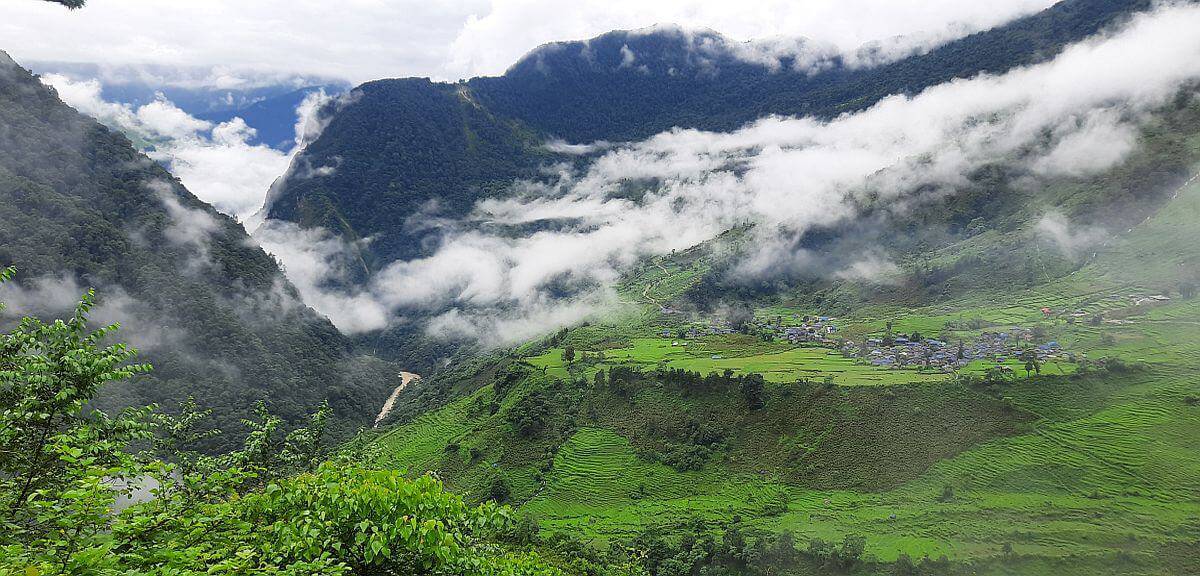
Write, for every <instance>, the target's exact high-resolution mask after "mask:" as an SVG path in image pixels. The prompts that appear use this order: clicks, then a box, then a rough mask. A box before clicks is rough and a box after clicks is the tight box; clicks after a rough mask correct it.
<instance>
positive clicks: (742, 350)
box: [526, 336, 948, 386]
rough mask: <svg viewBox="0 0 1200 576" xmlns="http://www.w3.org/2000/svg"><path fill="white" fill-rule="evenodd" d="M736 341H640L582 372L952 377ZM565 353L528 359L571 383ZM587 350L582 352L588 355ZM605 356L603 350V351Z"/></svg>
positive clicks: (779, 379)
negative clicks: (670, 370) (658, 370)
mask: <svg viewBox="0 0 1200 576" xmlns="http://www.w3.org/2000/svg"><path fill="white" fill-rule="evenodd" d="M727 339H730V337H719V336H714V337H706V338H702V339H695V340H690V341H687V342H688V345H687V346H683V345H677V346H673V345H672V342H679V341H677V340H671V339H666V338H639V339H636V340H634V341H633V342H632V343H631V345H630V346H627V347H624V348H614V349H608V350H603V351H602V353H603V355H604V359H603V360H602V361H600V362H598V363H596V364H594V365H591V366H589V367H587V368H585V369H583V370H582V373H583V375H584V376H585V377H590V376H591V375H592V374H594V373H595V371H596V370H598V369H600V367H605V368H608V367H612V366H634V367H638V368H641V369H644V370H651V369H654V368H660V367H661V368H678V369H682V370H689V371H692V372H699V373H701V374H708V373H710V372H724V371H725V370H732V371H733V372H734V373H735V374H749V373H755V374H762V375H763V376H764V377H765V378H766V379H767V381H768V382H776V383H784V382H796V381H799V380H821V379H823V378H825V377H830V376H831V377H833V379H834V382H835V383H837V384H839V385H844V386H881V385H891V384H908V383H920V382H933V381H943V380H946V379H947V378H948V376H947V375H945V374H941V373H937V372H919V371H917V370H908V369H905V370H890V369H885V368H879V367H876V366H871V365H862V364H858V363H856V362H855V361H854V360H853V359H851V358H847V357H845V356H843V355H841V354H840V353H837V352H835V351H833V350H830V349H828V348H821V347H816V346H789V345H786V344H774V345H771V346H769V347H766V348H768V349H769V350H772V351H768V352H765V353H763V352H762V351H761V349H762V348H764V347H763V346H759V347H757V348H754V347H747V346H744V345H742V346H731V345H730V344H729V343H727V342H724V341H723V340H727ZM562 352H563V350H562V349H561V348H554V349H551V350H549V351H547V352H545V353H543V354H541V355H538V356H533V357H529V358H527V359H526V360H527V361H528V362H529V363H531V364H533V365H534V366H537V367H539V368H543V369H545V370H546V373H547V374H549V375H551V376H554V377H558V378H565V377H568V376H569V375H570V372H569V370H568V369H567V366H566V364H565V363H564V362H563V360H562ZM582 352H584V351H576V354H577V355H579V354H582ZM597 352H600V351H597Z"/></svg>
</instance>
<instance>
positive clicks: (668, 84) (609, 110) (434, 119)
mask: <svg viewBox="0 0 1200 576" xmlns="http://www.w3.org/2000/svg"><path fill="white" fill-rule="evenodd" d="M1150 5H1151V3H1150V2H1148V1H1144V0H1110V1H1104V2H1099V1H1094V0H1067V1H1065V2H1061V3H1059V4H1057V5H1055V6H1054V7H1052V8H1050V9H1048V10H1045V11H1043V12H1041V13H1038V14H1035V15H1032V16H1029V17H1026V18H1022V19H1019V20H1016V21H1014V22H1011V23H1009V24H1007V25H1004V26H1000V27H998V28H995V29H992V30H988V31H984V32H979V33H976V34H973V35H970V36H968V37H965V38H962V39H960V40H957V41H954V42H951V43H949V44H946V45H944V46H941V47H939V48H937V49H934V50H932V51H930V52H928V53H925V54H917V55H913V56H910V57H908V58H905V59H902V60H899V61H897V62H892V63H889V64H885V65H881V66H876V67H857V68H855V67H848V66H844V65H842V63H841V61H840V60H837V59H834V60H832V61H829V62H827V63H826V64H827V65H826V66H825V67H823V68H819V69H817V70H812V69H809V68H805V67H803V66H801V67H799V68H797V59H798V58H799V56H798V55H803V54H804V46H803V45H801V46H800V48H799V49H794V50H792V52H790V53H789V52H786V51H785V52H784V53H783V56H780V57H779V58H774V57H772V58H768V60H769V61H768V62H765V63H764V61H763V58H762V57H761V56H762V54H763V53H764V51H765V52H766V53H768V54H770V53H772V51H771V47H770V46H765V47H762V48H763V50H759V49H758V48H759V47H756V46H755V45H742V44H739V43H736V42H734V41H732V40H729V39H727V38H724V37H722V36H720V35H719V34H716V33H714V32H707V31H705V32H689V31H684V30H680V29H678V28H673V27H660V28H656V29H651V30H648V31H635V32H629V31H622V32H612V33H608V34H604V35H602V36H599V37H597V38H593V39H591V40H588V41H585V42H564V43H557V44H550V45H547V46H543V47H541V48H539V49H537V50H534V51H533V52H532V53H530V54H529V55H527V56H526V57H524V58H523V59H521V61H520V62H518V63H517V64H515V65H514V66H513V67H512V68H510V69H509V70H508V72H506V73H505V74H504V75H503V76H500V77H495V78H475V79H472V80H469V81H466V82H460V83H453V84H452V83H433V82H429V81H427V80H421V79H397V80H380V81H375V82H370V83H368V84H365V85H363V86H361V87H359V88H356V89H355V90H354V91H353V92H352V93H351V97H350V98H348V99H347V100H345V101H344V102H342V103H341V104H339V105H338V106H337V107H336V111H335V110H334V108H330V109H328V110H327V111H326V112H327V115H328V116H329V125H328V127H327V128H326V129H325V131H324V132H323V133H322V134H321V136H320V137H319V138H317V140H316V141H314V142H313V143H312V144H311V145H310V146H309V147H308V148H307V150H305V151H304V153H302V154H301V155H299V156H298V157H297V158H296V160H295V163H297V165H303V166H314V167H318V166H328V167H336V169H335V170H332V171H330V173H329V174H327V175H322V176H317V177H311V174H310V171H307V170H293V171H291V174H292V175H291V176H289V177H287V178H285V179H284V180H283V181H281V182H279V183H277V186H276V187H275V192H274V193H273V195H272V198H273V200H272V201H271V202H270V205H269V206H268V213H267V214H268V217H269V218H274V219H279V220H286V221H291V222H295V223H297V224H300V225H301V226H304V227H313V226H320V227H324V228H326V229H329V230H331V231H334V232H336V233H338V234H340V235H342V236H343V237H345V238H347V239H350V240H357V239H362V238H372V242H371V243H370V246H369V248H367V249H366V250H365V254H364V260H365V261H367V262H368V263H369V265H370V267H371V268H372V269H379V268H381V267H382V266H385V265H386V264H388V263H390V262H392V261H395V260H399V259H411V258H414V257H417V256H421V255H426V254H428V253H429V250H430V249H431V248H432V247H434V246H436V245H437V229H436V227H429V226H412V225H397V224H398V223H402V222H409V223H412V222H411V221H410V220H409V219H410V218H415V219H416V220H418V221H419V220H422V219H429V218H451V219H456V218H461V217H462V216H463V215H464V214H465V213H466V212H467V211H468V210H469V208H470V207H471V206H472V205H473V202H474V201H475V200H477V199H480V198H484V197H492V196H502V195H505V194H508V193H509V184H510V183H511V182H512V180H513V179H514V178H536V177H537V176H538V175H539V174H538V171H537V168H538V167H539V166H541V165H545V164H551V163H554V162H562V161H570V160H572V159H573V158H574V156H572V155H570V154H566V153H564V150H563V149H562V148H557V149H554V150H551V149H547V148H546V147H544V146H543V144H544V143H545V142H547V141H551V140H553V139H565V140H567V141H569V142H591V141H594V140H610V141H624V140H633V139H640V138H645V137H647V136H649V135H652V134H656V133H658V132H661V131H663V130H667V129H670V128H672V127H684V128H698V129H704V130H729V129H732V128H735V127H738V126H741V125H743V124H745V123H747V122H750V121H752V120H755V119H757V118H761V117H763V116H765V115H769V114H779V115H815V116H818V117H829V116H833V115H836V114H839V113H841V112H847V111H854V110H861V109H863V108H866V107H869V106H870V105H872V104H874V103H875V102H877V101H878V100H879V99H880V98H882V97H884V96H887V95H889V94H897V93H914V92H917V91H920V90H921V89H923V88H926V87H928V86H932V85H935V84H939V83H943V82H945V81H947V80H950V79H952V78H965V77H970V76H973V75H976V74H979V73H981V72H990V73H999V72H1003V71H1006V70H1009V69H1012V68H1015V67H1018V66H1022V65H1026V64H1030V63H1034V62H1040V61H1044V60H1046V59H1048V58H1050V57H1052V56H1053V55H1054V54H1056V53H1057V52H1058V51H1059V50H1061V49H1062V47H1063V46H1064V45H1066V44H1069V43H1072V42H1074V41H1077V40H1080V39H1082V38H1085V37H1087V36H1089V35H1092V34H1094V33H1096V32H1097V31H1099V30H1102V29H1104V28H1105V27H1106V26H1110V25H1113V24H1115V23H1117V22H1120V21H1121V20H1122V19H1124V18H1127V17H1128V15H1129V14H1130V13H1131V12H1135V11H1139V10H1144V9H1146V8H1148V7H1149V6H1150ZM746 52H749V53H751V54H752V55H758V58H757V59H754V58H750V59H749V61H748V59H747V57H746V56H745V55H744V54H745V53H746ZM789 54H790V55H789ZM555 150H557V151H555Z"/></svg>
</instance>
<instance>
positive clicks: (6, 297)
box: [0, 273, 185, 351]
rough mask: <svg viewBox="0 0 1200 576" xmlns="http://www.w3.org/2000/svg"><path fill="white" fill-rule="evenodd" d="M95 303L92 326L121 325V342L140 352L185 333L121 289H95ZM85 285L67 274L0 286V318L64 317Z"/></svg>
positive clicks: (159, 345) (169, 344)
mask: <svg viewBox="0 0 1200 576" xmlns="http://www.w3.org/2000/svg"><path fill="white" fill-rule="evenodd" d="M95 288H96V303H95V306H93V307H92V310H91V312H90V314H89V317H90V319H91V322H92V325H93V326H108V325H110V324H117V323H120V324H121V331H120V336H119V337H120V339H121V340H122V341H123V342H127V343H128V344H130V345H131V346H133V347H134V348H136V349H138V350H142V351H152V350H157V349H159V348H162V347H165V346H171V345H173V344H175V343H177V342H179V341H180V340H181V339H182V338H183V336H184V334H185V332H184V331H183V330H180V329H178V328H176V327H174V326H173V322H172V321H171V320H170V319H169V318H164V317H163V316H161V315H160V314H159V313H157V312H155V311H154V310H153V309H152V308H151V307H150V306H148V305H146V304H144V303H142V302H139V301H138V300H136V299H134V298H133V297H131V296H130V295H129V294H128V293H127V292H126V291H125V290H123V289H122V288H121V287H120V286H107V285H106V286H95ZM87 290H88V287H87V285H86V284H82V283H80V281H79V280H78V279H76V278H75V277H74V276H70V275H68V274H65V273H64V274H58V275H48V276H42V277H39V278H33V279H30V280H27V281H25V282H24V283H23V284H17V283H15V282H5V283H3V284H0V302H3V303H4V304H5V308H4V310H2V311H0V318H7V319H9V320H10V321H11V320H13V319H15V318H18V317H21V316H35V317H39V318H43V319H49V318H66V317H67V316H68V315H69V314H71V313H72V312H74V310H75V305H76V304H77V303H78V302H79V299H80V298H82V297H83V294H84V293H85V292H87Z"/></svg>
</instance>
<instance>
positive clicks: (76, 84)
mask: <svg viewBox="0 0 1200 576" xmlns="http://www.w3.org/2000/svg"><path fill="white" fill-rule="evenodd" d="M42 81H43V82H44V83H46V84H47V85H49V86H52V87H54V89H55V90H56V91H58V94H59V97H60V98H62V100H63V101H64V102H66V103H67V104H68V105H70V106H73V107H74V108H75V109H77V110H79V111H80V112H83V113H84V114H88V115H90V116H93V117H95V118H96V119H97V120H99V121H100V122H102V123H104V124H107V125H109V126H113V127H115V128H118V129H120V130H122V131H124V132H125V133H127V134H130V135H131V137H132V138H133V139H134V140H135V144H144V145H146V148H145V152H146V154H147V155H148V156H150V157H151V158H153V159H155V160H157V161H159V162H162V163H164V164H165V165H166V166H167V167H168V169H169V170H170V171H171V173H172V174H174V175H175V176H176V177H178V178H179V179H180V180H181V181H182V182H183V184H184V186H186V187H187V188H188V190H190V191H191V192H192V193H193V194H195V195H196V196H197V197H199V198H200V199H201V200H204V201H205V202H208V203H209V204H212V205H213V206H214V207H215V208H216V209H217V210H220V211H221V212H224V213H225V214H228V215H230V216H233V217H234V218H236V219H238V220H245V219H247V218H249V217H250V216H251V215H252V214H254V213H255V212H256V211H257V210H259V209H260V208H261V207H262V206H263V202H264V199H265V197H266V194H267V190H268V189H269V188H270V186H271V183H272V182H273V181H274V180H275V179H276V178H278V177H279V175H280V174H282V173H283V172H284V171H285V170H286V169H287V168H288V164H289V162H290V161H291V155H290V154H288V153H284V152H280V151H278V150H276V149H274V148H271V147H270V146H266V145H263V144H250V140H251V139H252V138H253V137H254V129H253V128H251V127H250V126H247V125H246V123H245V121H243V120H242V119H241V118H234V119H233V120H230V121H228V122H222V123H220V124H213V123H211V122H207V121H204V120H200V119H197V118H195V117H193V116H191V115H189V114H188V113H187V112H184V111H183V110H180V109H179V108H178V107H177V106H175V105H174V104H172V103H171V102H170V101H169V100H166V99H165V98H162V97H160V98H158V99H156V100H155V101H153V102H150V103H148V104H145V105H143V106H140V107H136V108H135V107H133V106H129V105H125V104H117V103H113V102H108V101H105V100H104V99H103V98H102V96H101V92H102V90H101V89H102V85H101V83H100V82H99V81H98V80H72V79H71V78H69V77H67V76H64V75H61V74H46V75H44V76H42ZM328 99H329V97H328V96H327V95H326V94H325V93H324V92H323V91H319V92H314V93H312V94H310V95H309V96H307V97H306V98H305V99H304V101H303V102H302V103H301V104H300V106H299V107H298V108H297V121H296V127H295V133H296V142H297V143H298V144H303V143H306V142H309V141H311V140H312V139H314V138H315V137H316V136H317V135H318V134H320V131H321V130H322V129H323V128H324V124H323V122H324V121H323V120H321V119H320V117H319V115H318V114H316V110H317V109H318V108H319V107H320V106H321V104H323V103H324V102H326V101H327V100H328ZM298 149H299V146H297V147H296V148H295V149H294V150H293V153H294V152H295V150H298ZM332 169H333V167H315V168H314V174H320V173H322V172H321V171H322V170H324V173H326V174H328V173H329V171H331V170H332Z"/></svg>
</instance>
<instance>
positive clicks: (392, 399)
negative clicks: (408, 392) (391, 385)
mask: <svg viewBox="0 0 1200 576" xmlns="http://www.w3.org/2000/svg"><path fill="white" fill-rule="evenodd" d="M420 379H421V375H420V374H413V373H412V372H401V373H400V385H399V386H397V387H396V389H395V390H392V395H391V396H388V399H387V402H384V403H383V409H382V410H380V411H379V415H378V416H376V417H375V427H376V428H378V427H379V423H380V422H383V419H384V418H387V415H388V414H389V413H391V411H392V406H394V405H395V404H396V398H399V397H400V393H401V392H403V391H404V389H405V388H406V387H408V385H409V384H410V383H411V382H413V381H414V380H420Z"/></svg>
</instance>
